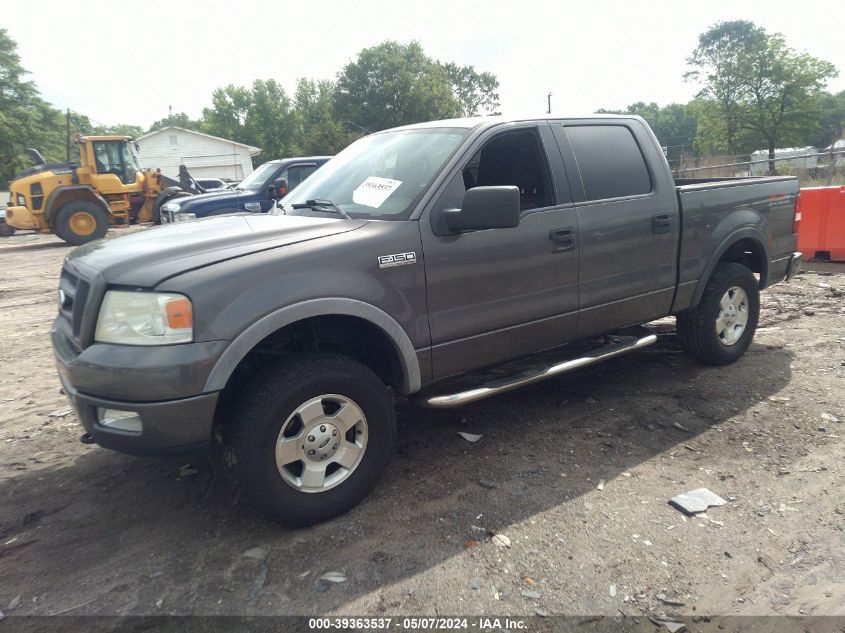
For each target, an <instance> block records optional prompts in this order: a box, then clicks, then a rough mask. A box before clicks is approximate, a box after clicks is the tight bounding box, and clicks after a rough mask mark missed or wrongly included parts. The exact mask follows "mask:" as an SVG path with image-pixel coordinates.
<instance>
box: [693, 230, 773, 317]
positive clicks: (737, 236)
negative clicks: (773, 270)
mask: <svg viewBox="0 0 845 633" xmlns="http://www.w3.org/2000/svg"><path fill="white" fill-rule="evenodd" d="M743 239H750V240H752V241H754V242H755V243H756V244H757V246H759V247H760V250H761V251H762V252H763V257H762V262H761V264H760V268H761V270H760V287H761V288H765V287H766V285H767V283H768V278H769V249H767V248H766V236H765V235H763V232H762V231H761V230H760V229H758V228H756V227H750V226H749V227H745V228H742V229H738V230H736V231H734V232H733V233H731V234H730V235H728V236H727V237H726V238H725V239H723V240H722V242H721V243H720V244H719V246H718V248H717V249H716V250H715V251H714V252H713V255H711V256H710V259H709V260H708V262H707V266H705V267H704V272H703V273H702V275H701V278H700V279H699V280H698V285H696V287H695V294H694V295H693V297H692V304H691V305H692V306H697V305H698V302H699V301H701V297H702V295H703V294H704V288H705V287H706V286H707V282H708V281H709V280H710V276H711V275H712V274H713V271H714V270H715V269H716V266H717V265H718V263H719V261H720V260H721V259H722V257H723V256H724V254H725V253H727V252H728V249H730V247H731V246H733V245H734V244H736V243H737V242H738V241H740V240H743Z"/></svg>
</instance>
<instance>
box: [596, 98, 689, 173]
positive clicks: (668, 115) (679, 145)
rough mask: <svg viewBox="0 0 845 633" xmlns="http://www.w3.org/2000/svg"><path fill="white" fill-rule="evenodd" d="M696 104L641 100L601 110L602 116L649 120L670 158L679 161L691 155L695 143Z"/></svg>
mask: <svg viewBox="0 0 845 633" xmlns="http://www.w3.org/2000/svg"><path fill="white" fill-rule="evenodd" d="M691 105H692V104H684V103H670V104H669V105H665V106H659V105H657V104H656V103H654V102H653V101H652V102H651V103H645V102H643V101H637V102H636V103H632V104H631V105H629V106H628V107H627V108H626V109H625V110H624V111H622V110H604V109H602V110H598V111H597V113H598V114H602V113H603V114H636V115H637V116H641V117H642V118H644V119H645V120H646V122H647V123H648V124H649V126H651V129H652V130H653V131H654V135H655V136H656V137H657V140H658V141H659V142H660V144H661V145H662V146H663V147H665V148H667V158H668V159H669V160H670V161H675V160H678V159H679V158H680V157H681V156H682V155H683V154H684V153H687V154H688V153H690V152H692V150H693V145H694V143H695V133H696V126H697V118H698V115H697V112H696V111H695V110H694V109H693V108H692V107H691Z"/></svg>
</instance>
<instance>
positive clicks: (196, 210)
mask: <svg viewBox="0 0 845 633" xmlns="http://www.w3.org/2000/svg"><path fill="white" fill-rule="evenodd" d="M329 158H331V156H309V157H305V158H284V159H282V160H271V161H268V162H266V163H264V164H263V165H261V166H259V167H258V168H257V169H256V170H255V171H253V172H252V173H251V174H249V175H248V176H247V177H246V178H244V179H243V180H242V181H241V182H239V183H238V185H237V187H235V188H233V189H217V190H215V191H209V192H208V193H201V194H199V195H196V196H186V197H183V198H175V199H173V200H171V201H170V202H166V203H165V204H163V205H161V210H160V211H159V214H160V219H161V223H162V224H170V223H172V222H184V221H186V220H197V219H199V218H207V217H209V216H212V215H222V214H225V213H238V212H239V211H249V212H251V213H267V211H269V210H270V209H272V208H274V207H275V205H276V200H279V199H280V198H283V197H284V196H285V195H287V194H288V193H289V192H291V191H293V190H294V189H296V188H297V187H298V186H299V185H300V183H302V181H304V180H305V179H306V178H308V176H310V175H311V174H313V173H314V172H315V171H317V170H318V169H319V168H320V167H322V166H323V165H325V164H326V162H328V160H329Z"/></svg>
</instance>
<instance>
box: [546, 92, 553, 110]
mask: <svg viewBox="0 0 845 633" xmlns="http://www.w3.org/2000/svg"><path fill="white" fill-rule="evenodd" d="M546 99H548V101H549V109H548V110H546V114H551V113H552V93H551V92H550V93H549V94H548V95H546Z"/></svg>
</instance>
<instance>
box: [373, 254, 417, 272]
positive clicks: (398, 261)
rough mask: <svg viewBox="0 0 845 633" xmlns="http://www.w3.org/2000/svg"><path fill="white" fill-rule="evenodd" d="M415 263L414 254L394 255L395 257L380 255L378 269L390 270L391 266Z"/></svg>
mask: <svg viewBox="0 0 845 633" xmlns="http://www.w3.org/2000/svg"><path fill="white" fill-rule="evenodd" d="M416 263H417V254H416V253H396V254H395V255H380V256H379V258H378V267H379V268H390V267H392V266H404V265H405V264H416Z"/></svg>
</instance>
